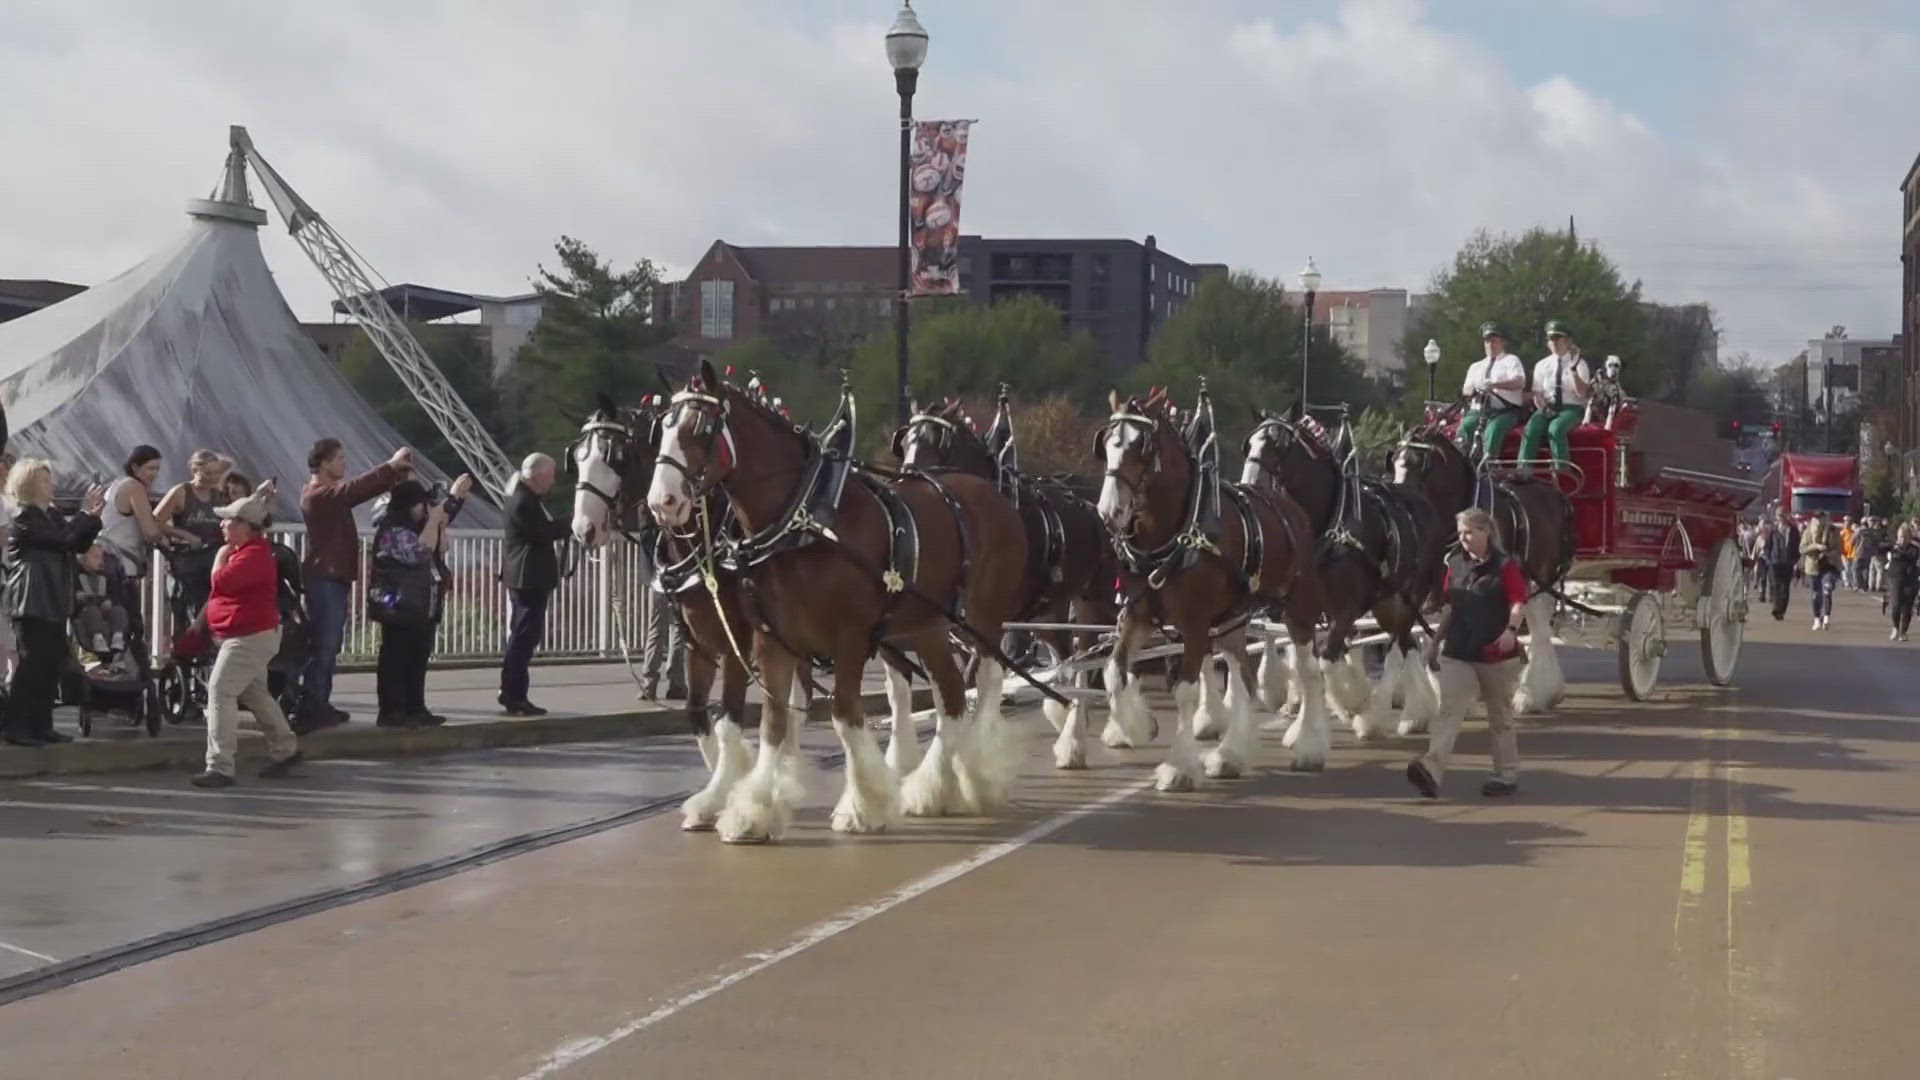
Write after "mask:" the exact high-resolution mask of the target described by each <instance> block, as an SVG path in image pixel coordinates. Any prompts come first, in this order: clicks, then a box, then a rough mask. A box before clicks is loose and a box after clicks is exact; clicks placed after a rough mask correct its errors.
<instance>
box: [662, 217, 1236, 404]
mask: <svg viewBox="0 0 1920 1080" xmlns="http://www.w3.org/2000/svg"><path fill="white" fill-rule="evenodd" d="M898 259H899V249H897V248H894V247H744V246H740V245H736V244H729V243H727V242H726V241H724V240H721V241H716V242H715V243H714V244H713V246H712V247H710V248H708V249H707V252H706V254H705V255H703V256H701V258H700V261H699V262H697V263H695V264H694V267H693V270H692V271H691V272H689V273H688V275H687V277H686V279H685V280H683V281H678V282H673V283H671V284H668V285H665V286H663V287H662V288H661V289H660V291H659V292H658V294H657V295H656V297H655V301H654V318H655V319H656V321H659V322H661V323H663V324H667V325H671V326H673V327H674V329H675V343H676V344H677V345H679V346H680V347H682V348H686V349H691V350H693V351H696V352H701V353H707V354H711V353H716V352H719V351H721V350H722V349H724V348H726V347H727V346H728V345H730V344H732V343H734V342H735V341H738V340H741V339H743V338H749V337H753V336H756V335H761V334H765V335H767V336H769V337H773V338H776V339H778V338H779V337H781V336H782V335H783V334H788V333H795V334H797V333H806V334H808V335H809V336H810V337H811V338H813V339H816V340H817V339H820V338H822V337H823V336H824V337H825V338H827V339H828V340H830V341H832V342H833V343H834V345H835V347H837V346H838V345H840V344H844V345H845V346H846V347H847V348H851V345H852V344H853V343H855V342H857V341H858V339H859V338H860V337H862V336H864V335H865V334H868V333H872V332H876V331H880V330H883V329H884V328H885V327H886V326H887V325H888V324H889V322H890V320H891V319H892V312H893V308H892V301H893V297H894V294H895V290H896V284H895V283H896V282H897V281H898V274H899V262H898ZM1225 270H1226V267H1224V266H1220V265H1217V264H1195V263H1188V262H1185V261H1183V260H1180V259H1177V258H1174V257H1173V256H1171V255H1168V254H1167V253H1165V252H1163V251H1161V250H1160V248H1159V245H1158V243H1157V242H1156V241H1155V239H1154V238H1153V237H1151V236H1149V237H1147V238H1146V240H1145V242H1139V241H1134V240H1099V239H1079V240H1073V239H1069V240H1025V239H1011V240H1006V239H993V238H988V237H980V236H962V237H961V238H960V290H961V293H962V294H963V295H965V296H967V297H969V298H970V299H972V300H973V302H974V303H976V304H981V305H988V304H992V303H994V302H996V301H999V300H1004V299H1007V298H1010V297H1014V296H1020V295H1032V296H1038V297H1040V298H1041V299H1043V300H1046V301H1047V302H1048V303H1050V304H1052V305H1053V306H1055V307H1057V308H1059V309H1060V311H1061V314H1062V317H1063V318H1065V320H1066V322H1067V325H1068V326H1069V327H1070V328H1071V329H1073V330H1076V331H1082V330H1083V331H1085V332H1086V333H1087V334H1089V335H1091V336H1092V337H1093V339H1094V340H1095V341H1096V342H1098V343H1099V344H1100V346H1101V348H1102V350H1103V351H1104V352H1105V353H1106V356H1107V365H1108V370H1109V371H1111V372H1114V373H1118V372H1122V371H1125V370H1127V369H1128V368H1131V367H1133V366H1134V365H1136V364H1139V363H1140V362H1141V361H1142V360H1144V359H1145V358H1146V343H1147V340H1148V338H1149V337H1151V336H1152V333H1153V330H1154V328H1155V327H1157V326H1158V325H1159V324H1160V323H1161V322H1163V321H1165V320H1166V319H1167V318H1169V317H1171V316H1173V315H1175V314H1177V313H1179V312H1180V311H1181V310H1182V309H1184V308H1185V307H1186V305H1187V303H1188V302H1190V300H1191V298H1192V296H1193V292H1194V289H1195V288H1196V287H1197V286H1198V284H1199V281H1200V279H1201V278H1202V277H1204V276H1206V275H1207V274H1210V273H1224V272H1225Z"/></svg>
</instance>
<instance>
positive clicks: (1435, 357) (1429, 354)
mask: <svg viewBox="0 0 1920 1080" xmlns="http://www.w3.org/2000/svg"><path fill="white" fill-rule="evenodd" d="M1420 355H1421V356H1423V357H1425V358H1426V361H1427V366H1428V367H1439V366H1440V343H1439V342H1438V341H1435V340H1434V339H1432V338H1428V339H1427V347H1426V348H1424V349H1422V350H1420Z"/></svg>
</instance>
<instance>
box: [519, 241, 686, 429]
mask: <svg viewBox="0 0 1920 1080" xmlns="http://www.w3.org/2000/svg"><path fill="white" fill-rule="evenodd" d="M553 250H554V254H555V255H556V256H557V257H558V259H559V266H558V268H557V269H548V268H547V267H546V266H544V265H542V266H541V267H540V274H539V277H538V278H537V279H536V280H535V281H534V283H533V287H534V291H535V292H537V293H539V294H540V300H541V313H540V324H539V325H538V326H536V327H535V328H534V331H533V335H532V336H531V337H530V338H529V339H528V340H527V344H526V345H524V346H522V347H521V350H520V352H519V354H518V356H517V357H516V360H515V364H514V379H513V383H514V387H513V389H514V392H515V396H516V398H517V402H516V404H517V412H518V418H519V421H520V424H521V427H522V430H524V431H525V433H526V436H527V440H528V443H529V444H530V445H534V446H542V447H550V448H551V447H558V446H562V445H564V444H565V443H566V442H567V441H568V440H569V439H571V438H572V437H573V433H574V430H575V428H576V427H577V426H578V424H579V418H580V416H581V414H582V413H585V412H587V411H588V410H589V409H591V408H592V403H593V401H594V399H595V398H596V397H597V396H598V395H599V394H601V393H602V392H605V393H606V394H608V395H609V396H610V397H612V398H613V400H615V401H620V402H625V401H632V400H635V399H637V398H639V397H640V396H641V395H642V394H645V393H648V392H650V391H653V390H657V389H659V379H658V377H657V375H656V373H655V372H654V370H653V368H652V367H651V366H650V365H647V364H644V363H641V362H639V357H640V355H641V354H642V353H643V352H645V351H646V350H647V349H648V348H650V347H651V346H654V345H657V344H659V343H661V342H663V341H665V340H666V339H667V338H668V337H670V336H671V333H670V331H669V330H668V329H666V328H665V327H661V326H657V325H655V324H654V322H653V292H654V289H656V288H658V287H659V284H660V272H659V269H658V268H657V267H656V266H654V264H653V263H652V262H650V261H648V260H646V259H642V260H640V261H639V262H637V263H635V264H633V265H632V266H630V267H628V268H626V269H624V270H623V269H617V268H615V267H614V265H613V264H612V263H611V262H609V261H606V260H603V259H601V257H600V256H599V255H598V254H597V253H596V252H595V251H594V250H593V249H592V248H590V247H588V246H587V245H586V244H585V243H583V242H582V241H580V240H576V239H574V238H573V237H571V236H562V237H561V238H560V240H559V242H558V243H556V244H554V248H553ZM549 452H551V451H549Z"/></svg>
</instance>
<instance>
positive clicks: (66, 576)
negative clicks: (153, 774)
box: [4, 458, 106, 746]
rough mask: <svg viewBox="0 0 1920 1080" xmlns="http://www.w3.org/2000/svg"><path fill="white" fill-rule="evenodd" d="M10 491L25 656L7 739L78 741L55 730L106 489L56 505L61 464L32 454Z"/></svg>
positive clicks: (11, 695) (12, 595)
mask: <svg viewBox="0 0 1920 1080" xmlns="http://www.w3.org/2000/svg"><path fill="white" fill-rule="evenodd" d="M7 495H8V497H10V498H11V499H13V501H14V505H15V506H17V507H18V508H19V509H18V511H17V512H16V513H15V516H14V519H13V529H12V531H11V532H10V533H9V534H8V536H7V554H6V564H5V570H6V614H7V617H8V618H9V619H11V620H13V633H14V640H15V641H16V642H18V643H19V650H20V657H19V660H18V662H17V663H15V665H14V669H13V679H12V682H11V684H10V685H9V686H8V687H7V715H6V721H5V725H4V727H5V738H6V741H7V742H10V743H12V744H13V745H15V746H46V745H48V744H49V743H63V742H71V741H73V740H72V736H69V735H63V734H61V733H60V732H58V731H55V730H54V729H53V702H54V698H55V696H56V695H57V694H58V693H59V690H60V677H61V676H62V675H63V674H64V673H65V672H66V670H67V667H68V664H69V663H70V662H71V660H72V656H71V653H70V651H69V647H68V643H67V620H68V619H69V618H71V617H72V615H73V602H74V560H75V558H76V557H77V556H78V555H79V554H80V553H81V552H83V551H85V550H86V549H87V548H88V547H90V546H92V544H93V539H94V537H95V536H96V535H98V534H99V532H100V508H101V507H102V506H104V505H106V489H104V488H102V487H100V486H99V485H95V486H93V487H92V488H89V489H88V490H87V494H86V497H85V498H84V499H83V500H82V501H81V504H80V512H79V513H78V514H75V515H74V516H73V517H70V518H65V517H62V516H61V515H60V514H59V513H58V512H56V511H55V510H54V508H53V467H52V466H50V465H48V464H47V463H46V462H45V461H43V460H41V459H39V458H25V459H22V460H21V461H20V463H19V464H17V465H15V466H14V467H13V470H12V472H10V473H8V474H7Z"/></svg>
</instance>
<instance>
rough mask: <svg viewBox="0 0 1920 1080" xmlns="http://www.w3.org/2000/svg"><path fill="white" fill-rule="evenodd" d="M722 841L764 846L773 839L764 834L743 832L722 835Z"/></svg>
mask: <svg viewBox="0 0 1920 1080" xmlns="http://www.w3.org/2000/svg"><path fill="white" fill-rule="evenodd" d="M720 839H721V840H723V841H725V842H726V843H729V844H764V843H767V842H768V841H770V840H772V839H773V837H771V836H768V835H767V834H766V833H763V832H743V833H725V834H722V835H721V837H720Z"/></svg>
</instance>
